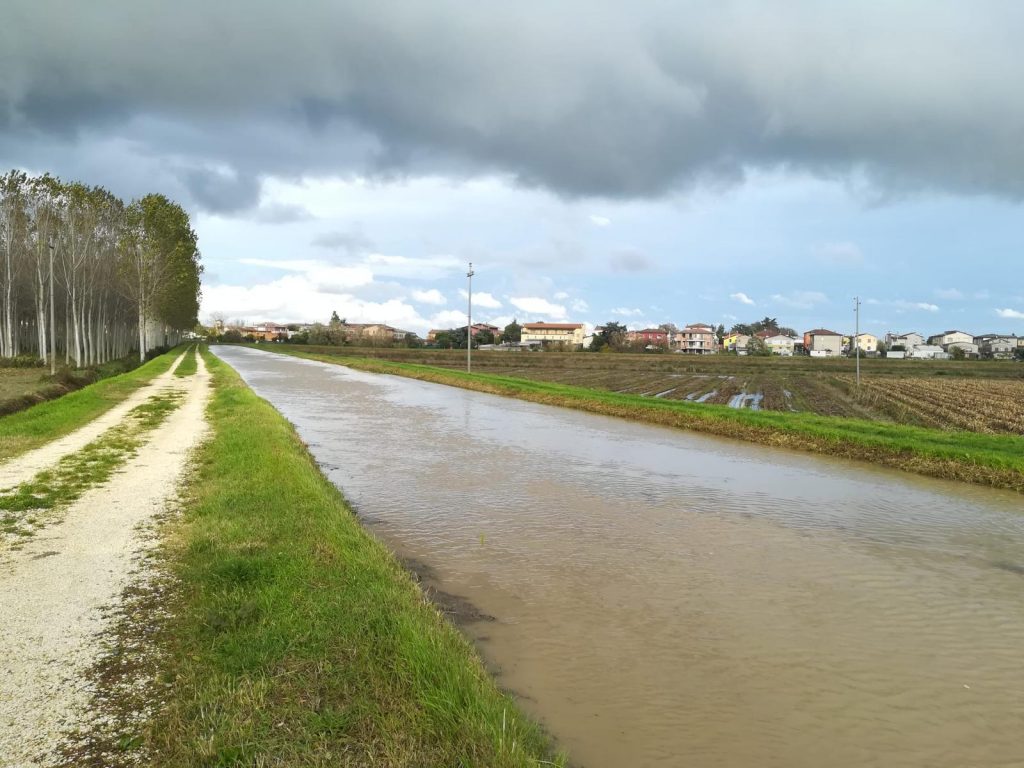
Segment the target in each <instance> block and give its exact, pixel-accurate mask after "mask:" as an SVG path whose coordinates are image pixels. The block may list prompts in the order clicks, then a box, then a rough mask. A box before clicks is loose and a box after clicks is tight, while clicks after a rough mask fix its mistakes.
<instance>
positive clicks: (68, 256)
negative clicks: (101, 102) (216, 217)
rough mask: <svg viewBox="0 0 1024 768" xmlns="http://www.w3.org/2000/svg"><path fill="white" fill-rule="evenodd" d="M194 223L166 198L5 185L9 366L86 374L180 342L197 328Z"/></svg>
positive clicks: (2, 340)
mask: <svg viewBox="0 0 1024 768" xmlns="http://www.w3.org/2000/svg"><path fill="white" fill-rule="evenodd" d="M199 257H200V254H199V248H198V244H197V241H196V234H195V232H194V231H193V230H192V227H191V224H190V221H189V217H188V214H187V213H186V212H185V210H184V209H183V208H182V207H181V206H180V205H178V204H177V203H175V202H173V201H171V200H168V199H167V198H166V197H164V196H163V195H159V194H150V195H146V196H145V197H142V198H140V199H138V200H133V201H131V202H129V203H125V202H124V201H123V200H120V199H119V198H117V197H116V196H114V195H113V194H111V193H110V192H109V191H107V190H106V189H104V188H102V187H97V186H88V185H86V184H83V183H81V182H77V181H73V182H64V181H61V180H60V179H58V178H56V177H54V176H51V175H49V174H44V175H42V176H30V175H28V174H26V173H24V172H22V171H16V170H12V171H10V172H8V173H6V174H5V175H3V176H0V357H16V356H21V355H32V356H35V357H37V358H38V359H39V360H41V361H44V362H49V363H50V366H51V370H52V369H53V368H54V367H55V366H56V365H57V363H58V361H62V362H63V364H65V365H74V366H75V367H83V366H88V365H95V364H98V363H103V362H107V361H109V360H112V359H117V358H122V357H126V356H128V355H129V354H132V353H138V355H139V358H140V359H145V357H146V353H147V352H148V351H150V350H151V349H154V348H156V347H164V346H168V345H172V344H175V343H177V342H178V341H179V340H180V339H181V336H182V334H183V333H184V332H185V331H187V330H190V329H191V328H193V327H194V326H195V324H196V320H197V315H198V311H199V291H200V286H199V279H200V275H201V273H202V266H201V265H200V261H199Z"/></svg>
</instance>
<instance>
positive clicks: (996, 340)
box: [974, 333, 1024, 360]
mask: <svg viewBox="0 0 1024 768" xmlns="http://www.w3.org/2000/svg"><path fill="white" fill-rule="evenodd" d="M1021 342H1024V338H1018V337H1017V336H1015V335H1009V336H1005V335H1002V336H1001V335H998V334H994V333H989V334H984V335H982V336H975V337H974V343H975V344H977V345H978V352H979V353H980V354H981V356H982V357H988V358H993V359H995V360H1008V359H1010V358H1012V357H1013V355H1014V353H1015V352H1016V350H1017V347H1019V346H1024V345H1022V344H1021Z"/></svg>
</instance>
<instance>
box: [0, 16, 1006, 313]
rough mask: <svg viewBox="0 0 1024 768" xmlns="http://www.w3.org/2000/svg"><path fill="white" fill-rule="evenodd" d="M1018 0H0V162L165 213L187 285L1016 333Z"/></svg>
mask: <svg viewBox="0 0 1024 768" xmlns="http://www.w3.org/2000/svg"><path fill="white" fill-rule="evenodd" d="M1022 37H1024V4H1021V3H1013V2H996V1H994V0H975V1H974V2H954V1H950V2H934V1H932V2H917V1H915V0H901V2H899V3H892V2H837V1H832V2H824V1H822V2H810V1H807V0H787V1H786V2H772V3H769V2H717V3H706V2H702V3H697V2H630V3H623V2H600V1H599V0H598V1H595V0H590V1H589V2H559V3H550V2H544V3H541V2H520V3H489V2H484V3H479V2H477V3H470V2H447V1H445V0H440V1H438V2H432V3H420V2H404V3H398V2H383V3H367V2H361V3H344V2H305V3H298V4H286V3H280V2H252V1H251V0H250V1H248V2H241V1H238V2H217V3H210V2H195V0H178V1H177V2H174V3H167V2H156V1H155V0H150V1H141V2H139V1H137V2H131V3H129V2H112V1H110V0H106V1H104V0H93V1H92V2H88V3H83V2H75V1H73V0H67V1H66V2H57V1H56V0H35V1H34V2H28V1H26V0H6V2H5V3H4V10H3V23H2V24H0V71H2V72H3V77H2V78H0V162H2V163H3V164H4V165H5V166H8V167H19V168H25V169H27V170H30V171H35V172H42V171H47V170H49V171H52V172H54V173H56V174H58V175H60V176H62V177H66V178H78V179H81V180H84V181H87V182H91V183H96V184H102V185H104V186H107V187H109V188H111V189H112V190H113V191H114V192H116V193H118V194H120V195H122V196H125V197H130V196H133V195H139V194H144V193H146V192H149V191H159V192H163V193H165V194H168V195H169V196H172V197H174V198H176V199H178V200H180V201H181V202H183V203H184V204H185V205H186V206H187V207H188V208H189V209H190V211H191V212H192V214H193V217H194V220H195V223H196V228H197V231H198V232H199V236H200V245H201V247H202V249H203V253H204V261H205V263H206V264H207V270H208V271H207V276H206V280H205V283H204V294H205V297H204V304H203V307H204V311H205V312H207V313H209V312H214V311H220V312H224V313H226V314H228V315H229V316H231V317H244V318H247V319H250V320H259V319H278V320H289V319H318V318H319V319H325V317H324V315H325V313H326V315H329V314H330V311H331V310H332V309H337V311H338V312H339V313H340V314H343V315H346V316H348V317H349V318H350V319H353V320H355V319H360V320H382V321H387V322H392V323H394V324H399V325H403V326H407V327H409V328H410V329H412V330H418V331H422V330H425V329H426V328H427V327H428V326H430V325H451V324H455V323H457V322H461V317H460V316H461V314H462V312H463V310H462V303H463V299H462V297H461V295H460V293H459V289H460V288H461V287H462V283H463V282H464V278H463V274H464V272H465V262H466V261H469V260H473V261H474V262H475V263H476V264H477V266H478V280H477V287H478V288H479V290H480V291H481V293H482V294H483V296H484V298H482V299H481V303H480V305H479V307H480V311H481V314H482V316H485V317H488V318H490V319H492V320H495V321H498V322H501V321H506V320H508V319H510V318H511V317H513V316H515V317H518V318H519V319H520V320H522V319H574V320H580V321H586V322H591V323H595V322H602V321H605V320H608V319H614V318H621V319H623V320H625V321H626V322H628V323H630V324H631V325H643V324H647V323H651V324H656V323H659V322H664V321H672V322H676V323H680V324H681V323H685V322H692V321H696V320H701V321H705V322H715V323H718V322H724V323H725V324H726V325H728V324H729V323H730V322H732V321H733V320H734V319H737V318H738V319H740V320H750V319H756V318H758V317H762V316H764V315H766V314H767V315H771V316H773V317H778V318H779V319H780V321H782V322H783V323H784V324H786V325H792V326H794V327H797V328H798V330H800V329H802V328H803V327H805V326H806V327H810V326H812V325H815V326H817V325H836V326H842V327H844V328H846V327H848V326H849V325H850V322H851V320H852V316H851V313H850V311H849V307H850V297H851V296H852V295H853V294H854V293H859V294H860V295H861V296H862V297H864V298H865V300H866V302H867V303H866V305H865V306H866V315H865V318H864V321H865V324H866V325H867V327H868V328H869V329H870V330H875V331H885V330H890V329H891V330H907V331H909V330H920V331H923V332H933V331H937V330H944V329H946V328H952V327H961V326H963V327H964V328H965V330H969V331H973V332H976V333H981V332H986V331H991V330H1003V331H1013V330H1016V331H1018V332H1021V333H1024V296H1022V294H1024V288H1022V287H1021V286H1020V284H1021V283H1024V280H1022V279H1021V278H1022V277H1024V275H1022V268H1021V255H1022V246H1024V235H1022V233H1021V227H1020V221H1021V209H1020V204H1021V200H1022V197H1024V151H1022V147H1024V98H1021V96H1020V92H1021V85H1020V79H1021V76H1022V74H1024V53H1022V50H1024V49H1022V44H1021V43H1022Z"/></svg>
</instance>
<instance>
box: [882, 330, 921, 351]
mask: <svg viewBox="0 0 1024 768" xmlns="http://www.w3.org/2000/svg"><path fill="white" fill-rule="evenodd" d="M923 345H924V336H922V335H921V334H920V333H916V332H911V333H887V334H886V335H885V346H887V347H888V348H889V349H892V348H893V347H903V349H904V351H906V352H910V351H912V350H913V349H915V348H916V347H920V346H923Z"/></svg>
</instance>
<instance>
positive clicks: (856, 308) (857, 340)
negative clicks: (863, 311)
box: [853, 296, 860, 388]
mask: <svg viewBox="0 0 1024 768" xmlns="http://www.w3.org/2000/svg"><path fill="white" fill-rule="evenodd" d="M853 312H854V314H855V315H856V317H857V321H856V326H855V327H856V330H855V331H854V334H853V343H854V344H856V346H857V352H856V355H857V387H858V388H860V296H854V297H853Z"/></svg>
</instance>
